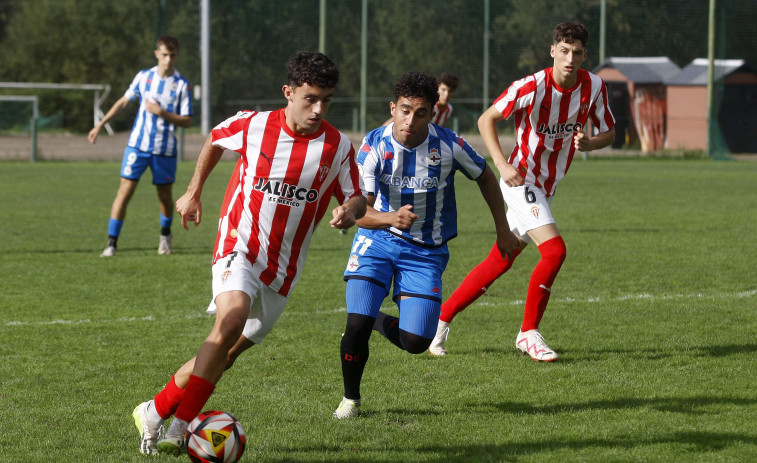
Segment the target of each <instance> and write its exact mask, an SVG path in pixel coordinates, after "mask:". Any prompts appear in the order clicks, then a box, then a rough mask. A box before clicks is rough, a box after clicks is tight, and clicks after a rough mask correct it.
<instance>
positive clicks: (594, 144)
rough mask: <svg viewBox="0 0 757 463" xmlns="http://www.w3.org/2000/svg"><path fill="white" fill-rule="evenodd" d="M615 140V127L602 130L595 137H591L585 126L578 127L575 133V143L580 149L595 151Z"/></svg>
mask: <svg viewBox="0 0 757 463" xmlns="http://www.w3.org/2000/svg"><path fill="white" fill-rule="evenodd" d="M614 141H615V127H613V128H611V129H610V130H608V131H607V132H601V133H599V134H597V135H595V136H593V137H589V136H588V135H587V134H586V132H584V131H583V128H580V129H578V131H577V132H576V134H575V135H573V145H574V146H575V147H576V149H577V150H579V151H593V150H598V149H601V148H604V147H605V146H609V145H610V144H612V142H614Z"/></svg>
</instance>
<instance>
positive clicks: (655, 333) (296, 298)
mask: <svg viewBox="0 0 757 463" xmlns="http://www.w3.org/2000/svg"><path fill="white" fill-rule="evenodd" d="M232 167H233V165H232V164H230V163H222V164H221V165H219V167H218V168H217V169H216V171H215V172H214V173H213V175H212V176H211V178H210V180H209V183H208V186H207V187H206V189H205V197H204V206H205V208H204V209H205V221H204V222H203V223H202V225H200V227H199V228H197V229H192V230H190V231H184V230H183V229H181V228H180V226H175V227H174V245H175V250H176V253H175V254H174V255H172V256H158V255H157V253H156V249H157V245H158V230H159V229H158V210H157V199H156V196H155V190H154V188H153V187H152V186H151V185H149V176H148V177H146V178H145V181H144V182H143V184H142V185H141V186H140V188H139V189H138V191H137V194H136V195H135V197H134V198H133V200H132V203H131V205H130V207H129V214H128V217H127V220H126V224H125V226H124V229H123V232H122V237H121V239H120V240H119V252H118V255H117V256H116V257H114V258H112V259H101V258H100V257H98V256H99V253H100V252H101V251H102V248H103V247H104V246H105V241H106V236H105V235H106V227H107V217H108V214H109V210H110V204H111V201H112V199H113V195H114V194H115V191H116V188H117V184H118V177H117V175H118V174H117V172H118V165H117V164H115V163H37V164H29V163H16V162H8V163H2V164H0V256H1V258H0V287H1V289H0V307H2V313H3V321H2V322H0V423H1V424H2V432H0V461H10V462H21V461H25V462H26V461H28V462H61V463H63V462H140V461H148V460H149V461H177V460H175V459H173V458H170V457H166V456H157V457H154V458H149V457H145V456H143V455H140V454H139V453H138V450H137V442H138V438H137V433H136V429H135V428H134V425H133V424H132V421H131V416H130V413H131V410H132V409H133V408H134V406H135V405H136V404H138V403H139V402H141V401H143V400H146V399H148V398H150V397H152V395H154V394H155V393H156V392H157V391H158V390H159V389H160V388H161V387H162V386H163V384H164V383H165V382H166V381H167V380H168V379H169V377H170V375H171V374H172V373H173V371H174V370H175V369H176V368H177V367H178V366H179V365H180V364H181V363H183V361H185V360H186V359H188V358H189V357H191V356H192V355H194V354H195V353H196V350H197V348H198V347H199V345H200V343H201V342H202V340H203V339H204V338H205V336H206V334H207V332H208V331H209V329H210V326H211V324H212V319H210V318H208V317H207V316H206V315H205V314H204V309H205V307H206V306H207V303H208V301H209V297H210V267H209V261H210V254H211V249H212V245H213V240H214V238H215V223H216V217H217V216H218V208H219V207H220V202H221V197H222V195H223V190H224V189H225V185H226V182H227V179H228V176H229V173H230V172H231V170H232ZM192 169H193V165H192V164H191V163H183V164H181V165H180V169H179V179H180V181H179V182H178V183H177V186H176V191H175V195H174V196H175V197H178V195H179V194H180V193H181V192H183V189H184V188H185V186H186V183H187V181H188V179H189V176H190V174H191V171H192ZM755 179H757V163H749V162H710V161H678V160H634V161H622V160H591V161H589V162H582V161H576V162H575V163H574V165H573V167H572V168H571V172H570V174H569V175H568V177H567V178H566V179H565V181H564V182H563V183H561V185H560V191H559V194H558V195H557V197H556V199H555V202H554V203H553V210H554V214H555V216H556V218H557V221H558V224H559V226H560V229H561V231H562V233H563V235H564V237H565V241H566V242H567V245H568V259H567V261H566V263H565V265H564V266H563V270H562V271H561V273H560V275H559V277H558V279H557V282H556V283H555V286H554V287H553V293H552V294H553V296H552V301H551V302H550V306H549V308H548V310H547V313H546V316H545V318H544V321H543V322H542V325H541V331H542V333H543V334H544V335H545V338H546V339H547V341H548V342H549V344H550V346H551V347H553V348H554V349H555V350H556V351H557V352H558V354H559V355H560V359H559V361H558V362H556V363H554V364H542V363H536V362H533V361H531V360H530V359H529V358H528V357H526V356H524V355H522V354H520V353H518V352H517V351H516V350H515V349H514V346H513V342H514V339H515V335H516V334H517V332H518V325H519V322H520V319H521V316H522V311H523V299H524V297H525V292H526V285H527V282H528V278H529V275H530V272H531V269H532V268H533V266H534V264H535V263H536V260H537V258H538V252H537V251H536V249H535V248H529V249H527V250H526V251H525V252H524V253H523V254H522V255H521V256H520V257H519V258H518V260H517V261H516V263H515V265H514V267H513V269H512V270H511V271H510V272H509V273H508V274H507V275H505V276H504V277H503V278H501V279H500V281H498V282H497V283H495V284H494V285H493V287H492V288H491V289H490V290H489V292H488V293H487V294H486V295H485V296H484V297H482V298H481V299H480V300H479V301H477V303H475V304H474V305H472V306H471V307H470V308H469V309H468V310H467V311H465V312H463V313H462V314H461V315H460V316H458V318H457V319H455V322H454V323H453V325H452V330H451V334H450V338H449V341H448V344H447V346H448V348H449V351H450V355H448V356H447V357H445V358H432V357H430V356H429V355H427V354H421V355H417V356H412V355H409V354H406V353H404V352H401V351H400V350H399V349H396V348H395V347H394V346H392V345H390V343H389V342H387V341H386V340H385V339H383V338H381V337H380V336H378V335H374V336H373V337H372V339H371V360H370V361H369V363H368V367H367V369H366V374H365V377H364V383H363V404H364V405H363V410H364V416H363V417H361V418H359V419H356V420H352V421H337V420H334V419H333V418H331V413H332V411H333V410H334V408H335V407H336V406H337V405H338V403H339V400H340V399H341V395H342V386H341V372H340V364H339V354H338V351H339V340H340V336H341V333H342V331H343V325H344V321H345V318H346V314H345V309H344V283H343V282H342V280H341V274H342V270H343V268H344V265H345V264H346V261H347V253H348V248H349V243H350V240H351V236H352V233H348V234H347V235H342V234H340V233H338V232H336V231H333V230H330V229H329V228H328V227H322V228H320V229H319V230H318V231H317V232H316V236H315V238H314V240H313V243H314V244H313V246H312V247H311V250H310V253H309V256H308V265H307V266H306V269H305V273H304V275H303V277H302V280H301V283H300V285H299V287H298V288H297V289H296V290H295V292H294V294H293V296H292V297H291V299H290V303H289V306H288V309H287V311H286V312H285V313H284V315H283V316H282V318H281V320H280V321H279V324H278V325H277V327H276V329H275V330H274V331H273V332H272V333H271V335H269V337H268V339H267V340H266V342H265V343H264V344H263V345H262V346H256V347H255V348H253V349H252V350H251V351H249V352H248V353H247V354H245V356H243V357H242V358H240V360H239V361H238V362H237V364H236V366H235V367H234V368H233V369H232V370H230V371H229V372H228V373H227V374H226V375H225V376H224V378H223V379H222V380H221V382H220V384H219V386H218V388H217V390H216V393H215V394H214V395H213V396H212V397H211V399H210V401H209V403H208V406H207V408H214V409H221V410H225V411H228V412H231V413H233V414H234V415H235V416H236V417H237V418H238V419H239V420H240V421H241V422H242V424H243V425H244V427H245V429H246V431H247V435H248V446H247V450H246V452H245V457H244V458H243V461H247V462H258V461H260V462H365V463H368V462H377V463H384V462H499V461H514V462H537V461H538V462H564V461H590V462H600V461H601V462H605V461H621V462H622V461H670V462H680V461H695V462H696V461H699V462H711V461H754V460H755V459H757V388H756V387H755V383H756V382H757V368H756V367H757V361H756V359H755V357H756V354H757V341H756V340H755V339H757V323H755V306H756V305H757V277H756V270H755V265H754V262H755V260H756V258H757V245H756V244H755V243H756V242H757V241H756V240H755V238H756V237H757V235H756V233H755V225H757V182H756V180H755ZM458 199H459V203H460V204H461V205H463V207H461V211H460V218H459V228H460V236H459V237H458V238H457V239H455V240H453V241H452V242H451V243H450V250H451V253H452V258H451V260H450V264H449V266H448V270H447V273H446V274H445V287H444V293H445V295H449V294H450V293H451V292H452V290H454V288H455V287H456V285H457V284H458V283H459V282H460V281H461V280H462V278H463V276H464V275H465V274H466V273H467V271H468V270H469V269H470V268H471V267H472V266H473V265H475V264H476V263H478V261H479V260H480V259H482V258H483V257H484V256H485V255H486V253H487V252H488V250H489V249H490V247H491V244H492V241H493V237H494V235H493V232H492V224H491V219H490V218H489V216H488V214H487V212H486V208H485V206H484V205H483V201H482V200H480V198H479V197H478V191H477V189H476V187H475V184H474V183H472V182H468V181H465V179H464V178H463V177H462V176H460V177H459V179H458ZM386 307H387V309H388V310H390V311H395V309H394V308H393V307H391V306H390V305H388V304H387V306H386ZM181 461H184V459H182V460H181Z"/></svg>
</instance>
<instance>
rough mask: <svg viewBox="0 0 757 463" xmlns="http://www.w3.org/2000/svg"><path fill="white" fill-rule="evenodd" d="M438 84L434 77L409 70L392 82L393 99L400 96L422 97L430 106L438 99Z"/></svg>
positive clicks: (395, 99)
mask: <svg viewBox="0 0 757 463" xmlns="http://www.w3.org/2000/svg"><path fill="white" fill-rule="evenodd" d="M438 91H439V85H438V84H437V83H436V78H435V77H433V76H430V75H428V74H426V73H424V72H419V71H411V72H406V73H405V74H402V75H401V76H400V77H399V79H397V82H396V83H395V84H394V101H397V100H399V99H400V98H401V97H403V96H404V97H405V98H422V99H424V100H426V101H427V102H428V103H430V104H431V106H434V105H435V104H436V102H437V101H439V93H438Z"/></svg>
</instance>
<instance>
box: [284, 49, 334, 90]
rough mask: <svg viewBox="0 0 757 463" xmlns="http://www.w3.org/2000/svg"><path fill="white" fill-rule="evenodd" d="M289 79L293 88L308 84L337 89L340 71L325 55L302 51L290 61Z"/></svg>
mask: <svg viewBox="0 0 757 463" xmlns="http://www.w3.org/2000/svg"><path fill="white" fill-rule="evenodd" d="M287 77H288V78H289V85H291V86H292V87H301V86H302V85H303V84H308V85H315V86H317V87H321V88H336V84H337V82H339V69H337V67H336V64H334V62H333V61H331V60H330V59H329V58H328V56H326V55H324V54H323V53H318V52H311V51H301V52H299V53H297V55H296V56H294V57H293V58H292V59H290V60H289V63H288V64H287Z"/></svg>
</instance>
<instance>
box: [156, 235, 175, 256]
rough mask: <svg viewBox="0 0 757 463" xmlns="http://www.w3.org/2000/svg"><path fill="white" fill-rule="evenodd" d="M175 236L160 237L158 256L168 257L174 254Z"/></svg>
mask: <svg viewBox="0 0 757 463" xmlns="http://www.w3.org/2000/svg"><path fill="white" fill-rule="evenodd" d="M172 241H173V235H160V244H159V245H158V254H160V255H161V256H166V255H168V254H173V243H172Z"/></svg>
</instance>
